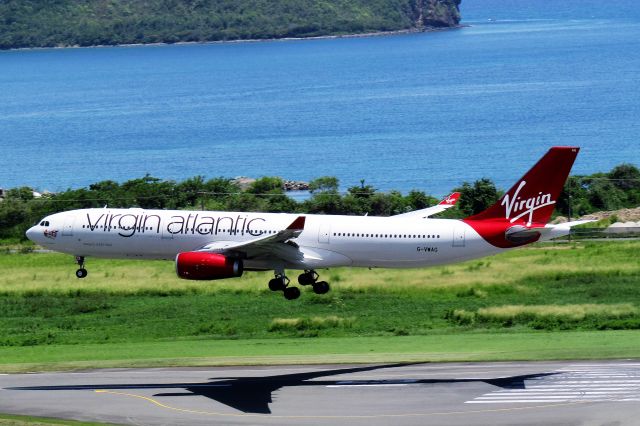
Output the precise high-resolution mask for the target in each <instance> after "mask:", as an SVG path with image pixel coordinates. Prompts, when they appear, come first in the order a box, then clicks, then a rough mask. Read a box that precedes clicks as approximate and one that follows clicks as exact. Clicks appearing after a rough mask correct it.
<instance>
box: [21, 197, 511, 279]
mask: <svg viewBox="0 0 640 426" xmlns="http://www.w3.org/2000/svg"><path fill="white" fill-rule="evenodd" d="M299 216H305V218H306V223H305V226H304V230H303V231H302V232H301V233H300V234H299V235H298V236H297V237H296V238H293V239H292V240H291V241H290V242H289V243H287V244H282V245H281V246H280V247H279V248H278V252H277V253H274V252H269V251H265V253H262V254H258V255H254V256H252V257H251V258H247V259H245V261H244V264H245V268H246V269H255V270H267V269H275V268H290V269H319V268H328V267H335V266H357V267H385V268H413V267H422V266H432V265H441V264H446V263H453V262H459V261H463V260H468V259H473V258H478V257H483V256H488V255H491V254H495V253H498V252H500V251H503V250H504V249H500V248H497V247H494V246H493V245H491V244H489V243H487V242H486V241H485V240H484V239H483V238H482V237H481V236H480V235H479V234H478V233H477V232H476V231H475V230H474V229H473V228H472V227H471V226H469V225H467V224H466V223H465V222H463V221H459V220H449V219H422V218H416V219H413V218H410V219H408V218H399V217H398V218H394V217H370V216H364V217H363V216H330V215H313V214H305V215H297V214H284V213H246V212H245V213H243V212H216V211H182V210H145V209H137V208H135V209H109V208H104V209H83V210H73V211H68V212H63V213H56V214H53V215H51V216H48V217H47V218H45V219H44V220H43V222H41V224H40V225H36V226H34V227H33V228H31V229H30V230H29V231H28V236H29V238H30V239H32V240H34V241H36V242H37V243H39V244H41V245H43V246H45V247H47V248H50V249H52V250H55V251H59V252H63V253H69V254H73V255H76V256H95V257H107V258H130V259H171V260H173V259H174V258H175V257H176V255H177V254H178V253H182V252H189V251H196V250H199V249H202V248H203V247H204V246H206V245H209V244H212V243H219V242H245V241H250V240H253V239H256V238H259V237H261V236H265V235H268V234H275V233H277V232H279V231H282V230H283V229H286V227H287V226H288V225H289V224H290V223H291V222H292V221H293V220H295V219H296V218H297V217H299ZM43 223H44V224H45V225H42V224H43Z"/></svg>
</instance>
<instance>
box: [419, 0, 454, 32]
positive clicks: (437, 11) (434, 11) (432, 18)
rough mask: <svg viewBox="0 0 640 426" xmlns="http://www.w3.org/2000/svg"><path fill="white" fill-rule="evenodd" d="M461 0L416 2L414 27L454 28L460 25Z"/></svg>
mask: <svg viewBox="0 0 640 426" xmlns="http://www.w3.org/2000/svg"><path fill="white" fill-rule="evenodd" d="M460 1H461V0H417V3H418V4H417V10H418V18H417V19H416V27H417V28H420V29H424V28H428V27H432V28H442V27H455V26H457V25H458V24H459V23H460V9H459V6H460Z"/></svg>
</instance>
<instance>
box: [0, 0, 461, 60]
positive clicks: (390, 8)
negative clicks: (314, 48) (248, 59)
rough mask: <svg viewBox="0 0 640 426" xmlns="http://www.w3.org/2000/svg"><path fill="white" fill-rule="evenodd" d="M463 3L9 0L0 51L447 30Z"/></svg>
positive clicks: (3, 5) (0, 27)
mask: <svg viewBox="0 0 640 426" xmlns="http://www.w3.org/2000/svg"><path fill="white" fill-rule="evenodd" d="M459 3H460V0H6V1H2V2H0V48H2V49H10V48H23V47H55V46H76V45H78V46H94V45H116V44H130V43H159V42H163V43H175V42H198V41H216V40H244V39H267V38H283V37H312V36H324V35H340V34H355V33H366V32H377V31H396V30H409V29H423V28H427V27H449V26H454V25H457V24H458V22H459V19H460V16H459V11H458V5H459Z"/></svg>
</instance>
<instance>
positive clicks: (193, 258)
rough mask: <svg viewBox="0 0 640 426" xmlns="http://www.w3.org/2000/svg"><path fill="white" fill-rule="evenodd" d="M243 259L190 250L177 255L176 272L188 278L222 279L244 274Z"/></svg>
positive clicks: (181, 276)
mask: <svg viewBox="0 0 640 426" xmlns="http://www.w3.org/2000/svg"><path fill="white" fill-rule="evenodd" d="M243 270H244V268H243V264H242V259H233V258H229V257H227V256H224V255H222V254H217V253H204V252H197V251H188V252H184V253H178V255H177V256H176V273H177V274H178V276H179V277H180V278H184V279H186V280H220V279H223V278H233V277H239V276H241V275H242V272H243Z"/></svg>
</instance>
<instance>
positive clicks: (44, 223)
mask: <svg viewBox="0 0 640 426" xmlns="http://www.w3.org/2000/svg"><path fill="white" fill-rule="evenodd" d="M40 226H49V221H48V220H43V221H42V222H40Z"/></svg>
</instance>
